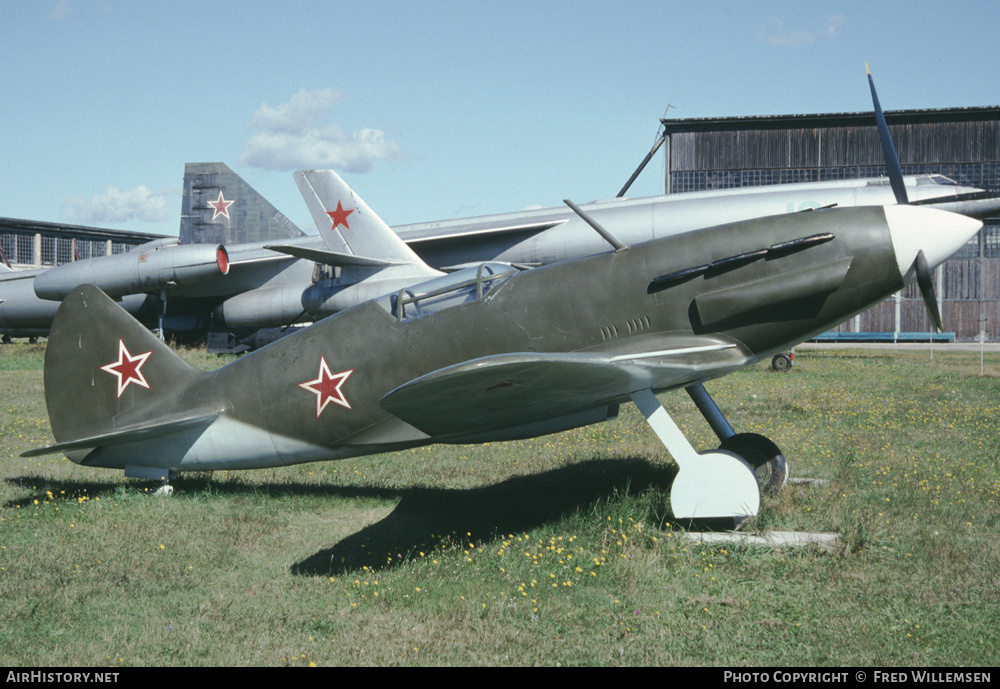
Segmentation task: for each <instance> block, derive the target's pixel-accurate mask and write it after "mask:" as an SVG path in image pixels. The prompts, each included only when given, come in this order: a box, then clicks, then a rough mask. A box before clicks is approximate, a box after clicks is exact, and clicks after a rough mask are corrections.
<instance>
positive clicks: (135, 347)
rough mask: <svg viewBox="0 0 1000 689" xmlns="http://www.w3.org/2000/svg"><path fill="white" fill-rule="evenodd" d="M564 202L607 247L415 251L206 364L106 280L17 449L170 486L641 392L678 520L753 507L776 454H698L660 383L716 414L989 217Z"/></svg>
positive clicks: (757, 448)
mask: <svg viewBox="0 0 1000 689" xmlns="http://www.w3.org/2000/svg"><path fill="white" fill-rule="evenodd" d="M304 179H306V180H309V179H310V176H309V175H305V177H304ZM320 180H322V181H323V182H324V183H325V184H326V187H325V189H324V191H323V192H321V194H330V195H331V196H332V197H335V198H337V199H338V201H337V204H336V210H335V211H333V212H332V213H333V214H332V215H331V218H332V224H333V230H331V231H335V232H338V233H343V234H344V235H347V234H353V235H357V236H360V237H364V238H365V241H366V242H370V243H371V245H372V246H391V245H392V244H394V243H396V242H398V243H399V244H398V245H397V246H399V245H402V242H400V241H399V239H398V236H397V235H396V234H395V233H393V232H392V231H391V230H390V228H389V227H387V226H386V225H385V224H384V223H382V222H381V220H380V219H379V218H378V216H376V215H375V214H374V213H373V212H372V211H371V209H369V208H368V207H367V206H366V205H365V204H364V203H363V202H362V201H361V199H360V198H359V197H358V196H357V195H356V194H354V193H353V192H352V191H351V190H350V189H349V188H348V187H347V185H346V184H344V183H343V182H342V181H341V180H340V179H339V178H338V177H336V176H327V175H323V176H321V177H320ZM567 205H569V207H570V208H571V209H572V211H573V212H574V213H576V214H578V215H579V217H580V218H581V220H582V221H584V222H586V223H587V224H588V225H589V226H591V227H593V228H594V229H595V230H597V232H596V233H594V234H595V236H597V237H598V239H599V241H600V242H603V243H604V250H603V251H601V252H598V253H595V254H594V255H591V256H587V257H584V258H577V259H571V260H567V261H564V262H560V263H555V264H552V265H546V266H543V267H539V268H536V269H533V270H526V271H519V270H517V269H516V268H514V267H512V266H511V265H509V264H507V263H496V262H493V263H489V262H487V263H482V264H480V265H478V266H476V267H468V268H465V269H462V270H459V271H457V272H454V273H450V274H439V273H437V272H436V271H434V270H433V269H431V268H429V267H426V266H424V270H425V271H426V273H427V275H428V276H431V275H433V277H429V279H425V280H422V281H418V282H416V283H411V284H409V285H406V286H404V287H400V288H399V289H393V290H389V291H387V292H385V293H384V294H383V295H381V296H380V297H378V298H377V299H374V300H368V301H364V302H362V303H360V304H358V305H356V306H353V307H352V308H348V309H345V310H341V311H338V312H337V313H336V314H335V315H333V316H331V317H329V318H326V319H324V320H322V321H320V322H319V323H316V324H314V325H312V326H310V327H308V328H304V329H302V330H300V331H298V332H296V333H294V334H292V335H290V336H288V337H285V338H283V339H281V340H279V341H277V342H275V343H273V344H272V345H270V346H268V347H265V348H263V349H260V350H258V351H256V352H253V353H250V354H248V355H247V356H245V357H242V358H240V359H237V360H236V361H234V362H233V363H231V364H229V365H227V366H225V367H223V368H221V369H218V370H215V371H210V372H206V371H201V370H196V369H194V368H192V367H190V366H189V365H187V364H186V363H184V362H183V360H182V359H180V358H179V357H178V356H177V355H176V354H175V353H174V352H173V351H172V350H170V349H169V348H168V347H167V346H166V345H164V344H162V343H161V342H160V341H159V340H158V339H157V338H156V337H155V336H153V335H152V334H151V333H150V332H149V331H148V330H147V329H146V328H144V327H143V326H142V325H141V324H140V323H138V322H137V321H135V320H134V319H132V318H131V317H130V316H129V315H128V314H127V313H126V312H125V311H124V310H123V309H121V308H120V307H118V306H117V305H116V304H115V302H114V301H113V300H112V299H110V298H108V297H106V296H105V295H104V294H103V293H102V292H101V291H100V290H98V289H97V288H95V287H93V286H91V285H85V286H82V287H75V288H73V289H72V290H70V291H69V293H68V294H67V295H66V297H65V299H64V301H63V303H62V305H61V307H60V308H59V311H58V314H57V316H56V318H55V322H54V323H53V326H52V331H51V334H50V336H49V342H48V347H47V350H46V355H45V395H46V403H47V406H48V411H49V418H50V420H51V425H52V432H53V435H54V436H55V441H56V442H55V444H53V445H51V446H49V447H45V448H40V449H38V450H34V451H31V452H28V453H25V456H36V455H41V454H46V453H57V452H62V453H65V454H66V455H67V456H68V457H69V458H70V459H71V460H72V461H74V462H77V463H79V464H82V465H85V466H92V467H106V468H111V469H119V470H124V472H125V475H126V476H133V477H141V478H146V479H159V480H163V481H165V482H166V481H169V480H170V479H171V477H173V476H175V475H176V473H177V472H182V471H202V470H215V469H227V470H231V469H252V468H263V467H273V466H281V465H287V464H294V463H302V462H312V461H321V460H334V459H343V458H347V457H352V456H357V455H364V454H372V453H379V452H387V451H392V450H398V449H403V448H410V447H415V446H419V445H425V444H430V443H479V442H489V441H495V440H510V439H517V438H526V437H534V436H537V435H542V434H547V433H553V432H557V431H562V430H566V429H569V428H574V427H577V426H581V425H585V424H591V423H597V422H600V421H603V420H606V419H608V418H613V417H614V416H616V414H617V412H618V408H619V405H621V404H622V403H626V402H628V401H632V402H634V403H635V404H636V405H637V406H638V408H639V409H640V411H641V412H642V413H643V415H644V416H645V417H646V419H647V420H648V422H649V423H650V425H651V426H652V428H653V429H654V431H655V432H656V433H657V435H658V436H659V437H660V439H661V440H662V442H663V443H664V445H665V446H666V448H667V450H668V451H669V452H670V454H671V456H672V457H673V458H674V459H675V461H676V462H677V465H678V467H679V473H678V475H677V477H676V478H675V480H674V482H673V485H672V488H671V496H670V500H671V509H672V512H673V515H674V518H675V519H677V520H693V519H727V520H728V519H734V520H742V519H745V518H747V517H750V516H753V515H754V514H756V513H757V511H758V508H759V505H760V496H761V487H760V485H761V484H760V479H759V478H758V473H756V472H755V469H757V471H758V472H761V475H762V476H764V477H767V478H766V481H767V483H768V486H769V487H770V486H771V484H773V483H779V484H780V482H783V480H784V475H785V471H786V469H785V463H784V458H783V457H782V456H780V450H777V448H776V447H775V446H774V444H773V443H772V442H771V441H769V440H768V439H767V438H765V437H763V436H759V435H756V434H746V433H744V434H735V435H731V436H729V437H728V438H727V439H726V440H724V441H723V443H722V446H721V448H720V449H714V450H708V451H705V452H700V453H699V452H696V451H695V449H694V448H693V447H692V446H691V445H690V443H689V442H688V441H687V439H686V438H685V436H684V435H683V433H682V432H681V431H680V430H679V429H678V427H677V426H676V424H675V423H674V422H673V421H672V419H671V417H670V415H669V414H668V412H667V411H666V410H665V409H664V408H663V407H662V406H660V404H659V402H658V401H657V399H656V397H655V393H657V392H661V391H665V390H670V389H676V388H680V387H684V388H686V389H688V390H689V392H692V397H693V398H694V399H695V402H696V404H698V407H699V409H701V410H702V412H703V413H704V414H705V415H706V418H709V420H710V422H712V421H713V420H712V418H710V417H711V416H712V415H717V416H721V413H719V411H718V408H717V407H714V405H712V404H711V403H710V400H709V401H708V406H707V407H706V402H705V400H704V399H702V400H701V401H699V397H698V395H697V394H696V393H695V392H694V391H697V390H702V391H703V387H702V383H703V382H704V381H707V380H710V379H713V378H717V377H719V376H723V375H726V374H728V373H730V372H732V371H735V370H737V369H740V368H742V367H745V366H747V365H750V364H752V363H754V362H756V361H759V360H761V359H763V358H766V357H769V356H771V355H772V354H774V353H775V352H779V351H784V350H787V349H788V348H789V347H791V346H793V345H795V344H797V343H799V342H801V341H803V340H805V339H808V338H809V337H811V336H813V335H815V334H817V333H820V332H823V331H824V330H827V329H828V328H830V327H831V326H834V325H836V324H838V323H840V322H842V321H844V320H845V319H847V318H849V317H851V316H852V315H854V314H856V313H859V312H861V311H863V310H865V309H867V308H869V307H870V306H872V305H873V304H875V303H877V302H879V301H881V300H882V299H884V298H885V297H887V296H889V295H890V294H892V293H893V292H896V291H897V290H899V289H901V288H902V287H904V286H905V285H906V284H908V283H910V282H912V281H914V280H917V281H920V280H921V279H922V276H924V275H927V274H928V273H929V270H930V269H932V268H933V267H934V266H936V265H938V264H939V263H941V262H942V261H944V260H945V259H946V258H947V257H948V256H949V255H950V254H951V253H953V252H954V251H956V250H957V249H959V248H960V247H961V246H962V245H963V244H965V242H966V241H968V239H969V238H971V237H972V236H974V235H975V233H976V232H977V231H978V230H979V228H980V227H981V226H982V223H981V222H979V221H978V220H974V219H971V218H968V217H966V216H963V215H957V214H954V213H948V212H945V211H941V210H935V209H930V208H921V207H918V206H913V205H909V204H902V203H900V204H892V205H886V206H869V207H855V208H832V209H822V210H817V211H814V212H811V213H796V214H782V215H777V216H771V217H765V218H758V219H753V220H741V221H738V222H734V223H729V224H723V225H719V226H715V227H711V228H700V229H695V230H692V231H689V232H684V233H679V234H669V236H666V237H659V238H656V239H647V240H646V241H642V242H641V243H640V242H637V243H635V244H634V245H630V244H629V242H627V241H625V239H624V238H625V237H639V238H640V239H642V238H644V237H645V233H646V230H645V229H637V228H635V227H632V226H631V225H632V224H633V223H636V222H638V221H637V220H636V217H635V216H628V215H626V214H618V215H615V214H607V215H606V219H608V220H610V221H611V222H609V223H608V224H607V225H602V223H601V222H599V219H598V217H597V213H596V212H595V213H594V214H593V215H591V213H590V211H588V210H584V209H581V208H579V207H577V206H576V205H575V204H572V203H571V202H569V203H568V204H567ZM644 223H645V221H643V224H644ZM653 234H654V236H659V234H660V233H659V232H655V233H653ZM331 244H332V243H331ZM608 245H610V247H611V248H610V249H609V248H608ZM402 247H405V245H402ZM323 251H325V252H332V251H333V249H331V248H325V249H323ZM397 254H398V256H399V257H400V258H403V257H404V254H405V250H404V249H403V248H399V249H398V250H397ZM369 258H370V257H369ZM408 258H409V259H410V260H411V262H412V263H413V265H417V266H423V265H424V264H423V262H422V261H421V260H420V259H419V258H413V257H412V256H410V257H408ZM366 260H367V259H366ZM372 260H374V259H372ZM381 260H384V261H387V262H388V260H389V259H387V258H382V259H381ZM345 265H360V266H367V264H366V263H365V262H361V261H359V262H355V263H351V262H346V263H345ZM932 297H933V295H932V294H931V295H930V298H932ZM707 410H708V411H707ZM723 420H724V419H723ZM717 421H718V419H716V422H717ZM726 423H727V424H728V422H726ZM775 453H777V454H775ZM165 488H166V486H165Z"/></svg>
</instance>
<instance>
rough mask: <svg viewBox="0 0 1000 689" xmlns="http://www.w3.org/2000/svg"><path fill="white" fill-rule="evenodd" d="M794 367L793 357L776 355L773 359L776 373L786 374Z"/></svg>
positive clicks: (772, 365)
mask: <svg viewBox="0 0 1000 689" xmlns="http://www.w3.org/2000/svg"><path fill="white" fill-rule="evenodd" d="M791 367H792V357H790V356H788V355H787V354H775V355H774V358H773V359H771V368H773V369H774V370H775V371H781V372H782V373H784V372H785V371H787V370H788V369H790V368H791Z"/></svg>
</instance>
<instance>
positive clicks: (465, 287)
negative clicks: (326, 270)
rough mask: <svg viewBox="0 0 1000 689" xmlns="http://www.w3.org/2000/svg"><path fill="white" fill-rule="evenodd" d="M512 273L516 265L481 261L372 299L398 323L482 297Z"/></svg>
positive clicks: (515, 270)
mask: <svg viewBox="0 0 1000 689" xmlns="http://www.w3.org/2000/svg"><path fill="white" fill-rule="evenodd" d="M515 273H517V268H515V267H513V266H511V265H508V264H506V263H483V264H482V265H479V266H477V267H475V268H465V269H463V270H459V271H456V272H454V273H451V274H449V275H444V276H442V277H439V278H434V279H433V280H427V281H426V282H421V283H419V284H417V285H413V286H412V287H408V288H404V289H401V290H399V291H398V292H394V293H392V294H387V295H385V296H383V297H380V298H379V299H377V300H376V303H377V304H378V305H379V306H381V307H382V308H383V309H385V310H386V311H387V312H388V313H389V314H390V315H392V317H393V318H395V319H396V322H397V323H402V322H404V321H409V320H413V319H415V318H424V317H426V316H431V315H433V314H435V313H437V312H438V311H441V310H443V309H448V308H451V307H452V306H458V305H460V304H465V303H468V302H470V301H476V300H479V299H482V298H483V297H485V296H486V295H487V294H489V293H490V292H491V291H493V290H495V289H496V288H497V287H499V286H500V284H502V283H503V282H504V281H506V280H507V278H509V277H510V276H511V275H513V274H515Z"/></svg>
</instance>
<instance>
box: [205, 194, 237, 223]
mask: <svg viewBox="0 0 1000 689" xmlns="http://www.w3.org/2000/svg"><path fill="white" fill-rule="evenodd" d="M234 203H236V201H226V199H225V197H224V196H223V195H222V192H221V191H220V192H219V198H218V199H217V200H215V201H209V202H208V205H209V206H211V207H212V208H214V209H215V213H213V214H212V220H213V221H214V220H215V219H216V218H218V217H219V216H220V215H223V216H225V217H226V220H230V219H231V218H230V217H229V207H230V206H231V205H233V204H234Z"/></svg>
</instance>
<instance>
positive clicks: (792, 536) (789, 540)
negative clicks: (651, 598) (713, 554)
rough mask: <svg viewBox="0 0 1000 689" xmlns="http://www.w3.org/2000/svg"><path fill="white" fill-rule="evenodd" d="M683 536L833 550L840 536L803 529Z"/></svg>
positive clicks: (712, 542)
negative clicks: (810, 546) (812, 546)
mask: <svg viewBox="0 0 1000 689" xmlns="http://www.w3.org/2000/svg"><path fill="white" fill-rule="evenodd" d="M684 536H685V538H687V539H688V540H691V541H694V542H695V543H701V544H705V545H716V544H726V543H731V544H738V545H740V544H745V545H757V546H764V547H767V548H802V547H805V546H808V545H815V546H819V547H820V548H825V549H827V550H833V549H834V548H836V547H837V545H838V544H839V543H840V536H839V535H838V534H835V533H809V532H805V531H762V532H759V533H742V532H739V531H716V532H703V533H696V532H688V533H686V534H684Z"/></svg>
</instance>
